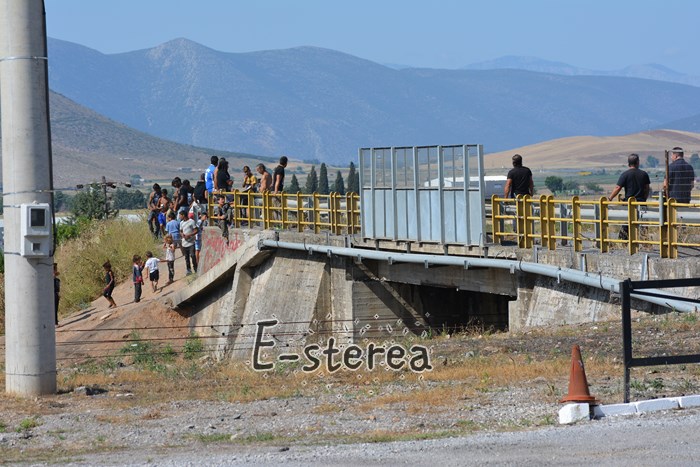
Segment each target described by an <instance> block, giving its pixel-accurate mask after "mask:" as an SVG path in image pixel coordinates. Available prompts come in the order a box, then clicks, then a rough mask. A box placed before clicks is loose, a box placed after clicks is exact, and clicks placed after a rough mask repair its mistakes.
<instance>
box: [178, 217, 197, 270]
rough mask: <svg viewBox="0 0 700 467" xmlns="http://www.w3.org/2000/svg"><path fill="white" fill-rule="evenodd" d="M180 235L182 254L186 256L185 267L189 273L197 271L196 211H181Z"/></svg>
mask: <svg viewBox="0 0 700 467" xmlns="http://www.w3.org/2000/svg"><path fill="white" fill-rule="evenodd" d="M180 235H181V237H182V240H181V245H182V246H181V248H180V250H181V251H182V256H184V257H185V267H186V268H187V275H188V276H189V275H190V274H192V272H197V257H196V256H195V254H194V240H195V237H196V236H197V223H196V222H195V220H194V213H193V212H191V213H184V212H180Z"/></svg>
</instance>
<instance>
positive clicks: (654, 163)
mask: <svg viewBox="0 0 700 467" xmlns="http://www.w3.org/2000/svg"><path fill="white" fill-rule="evenodd" d="M645 165H646V166H647V167H648V168H650V169H655V168H656V167H658V166H659V160H658V159H657V158H656V157H654V156H649V157H647V162H646V164H645Z"/></svg>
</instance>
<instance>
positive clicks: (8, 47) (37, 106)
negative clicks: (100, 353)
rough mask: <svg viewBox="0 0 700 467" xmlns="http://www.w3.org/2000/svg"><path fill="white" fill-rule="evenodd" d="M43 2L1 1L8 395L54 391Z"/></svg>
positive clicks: (0, 88)
mask: <svg viewBox="0 0 700 467" xmlns="http://www.w3.org/2000/svg"><path fill="white" fill-rule="evenodd" d="M46 81H47V56H46V31H45V23H44V2H43V1H42V0H0V106H1V110H2V181H3V204H4V217H5V331H6V332H5V375H6V377H5V390H6V392H8V393H11V394H18V395H21V396H38V395H42V394H53V393H55V392H56V331H55V327H54V294H53V246H52V244H53V242H52V233H51V218H52V216H51V215H50V214H51V209H52V208H51V186H52V183H51V180H52V178H51V177H52V176H53V175H52V173H51V142H50V139H49V134H50V132H49V109H48V86H47V82H46Z"/></svg>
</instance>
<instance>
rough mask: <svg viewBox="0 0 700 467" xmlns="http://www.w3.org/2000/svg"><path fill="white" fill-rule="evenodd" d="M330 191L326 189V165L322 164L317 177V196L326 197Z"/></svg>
mask: <svg viewBox="0 0 700 467" xmlns="http://www.w3.org/2000/svg"><path fill="white" fill-rule="evenodd" d="M330 191H331V190H330V188H329V187H328V168H327V167H326V163H325V162H322V163H321V170H320V172H319V176H318V194H320V195H327V194H328V193H330Z"/></svg>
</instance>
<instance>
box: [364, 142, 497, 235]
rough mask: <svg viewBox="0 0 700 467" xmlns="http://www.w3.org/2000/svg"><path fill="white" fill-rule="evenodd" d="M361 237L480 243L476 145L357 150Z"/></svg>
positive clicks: (480, 155) (480, 169) (481, 215)
mask: <svg viewBox="0 0 700 467" xmlns="http://www.w3.org/2000/svg"><path fill="white" fill-rule="evenodd" d="M359 158H360V166H359V175H360V204H361V219H362V222H361V224H362V230H361V232H362V237H363V238H372V239H387V240H395V241H415V242H431V243H439V244H462V245H480V244H483V243H484V242H485V238H484V232H485V230H484V228H485V226H486V221H485V208H484V194H483V193H484V191H483V187H484V170H483V147H482V146H481V145H458V146H414V147H392V148H363V149H360V150H359Z"/></svg>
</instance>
